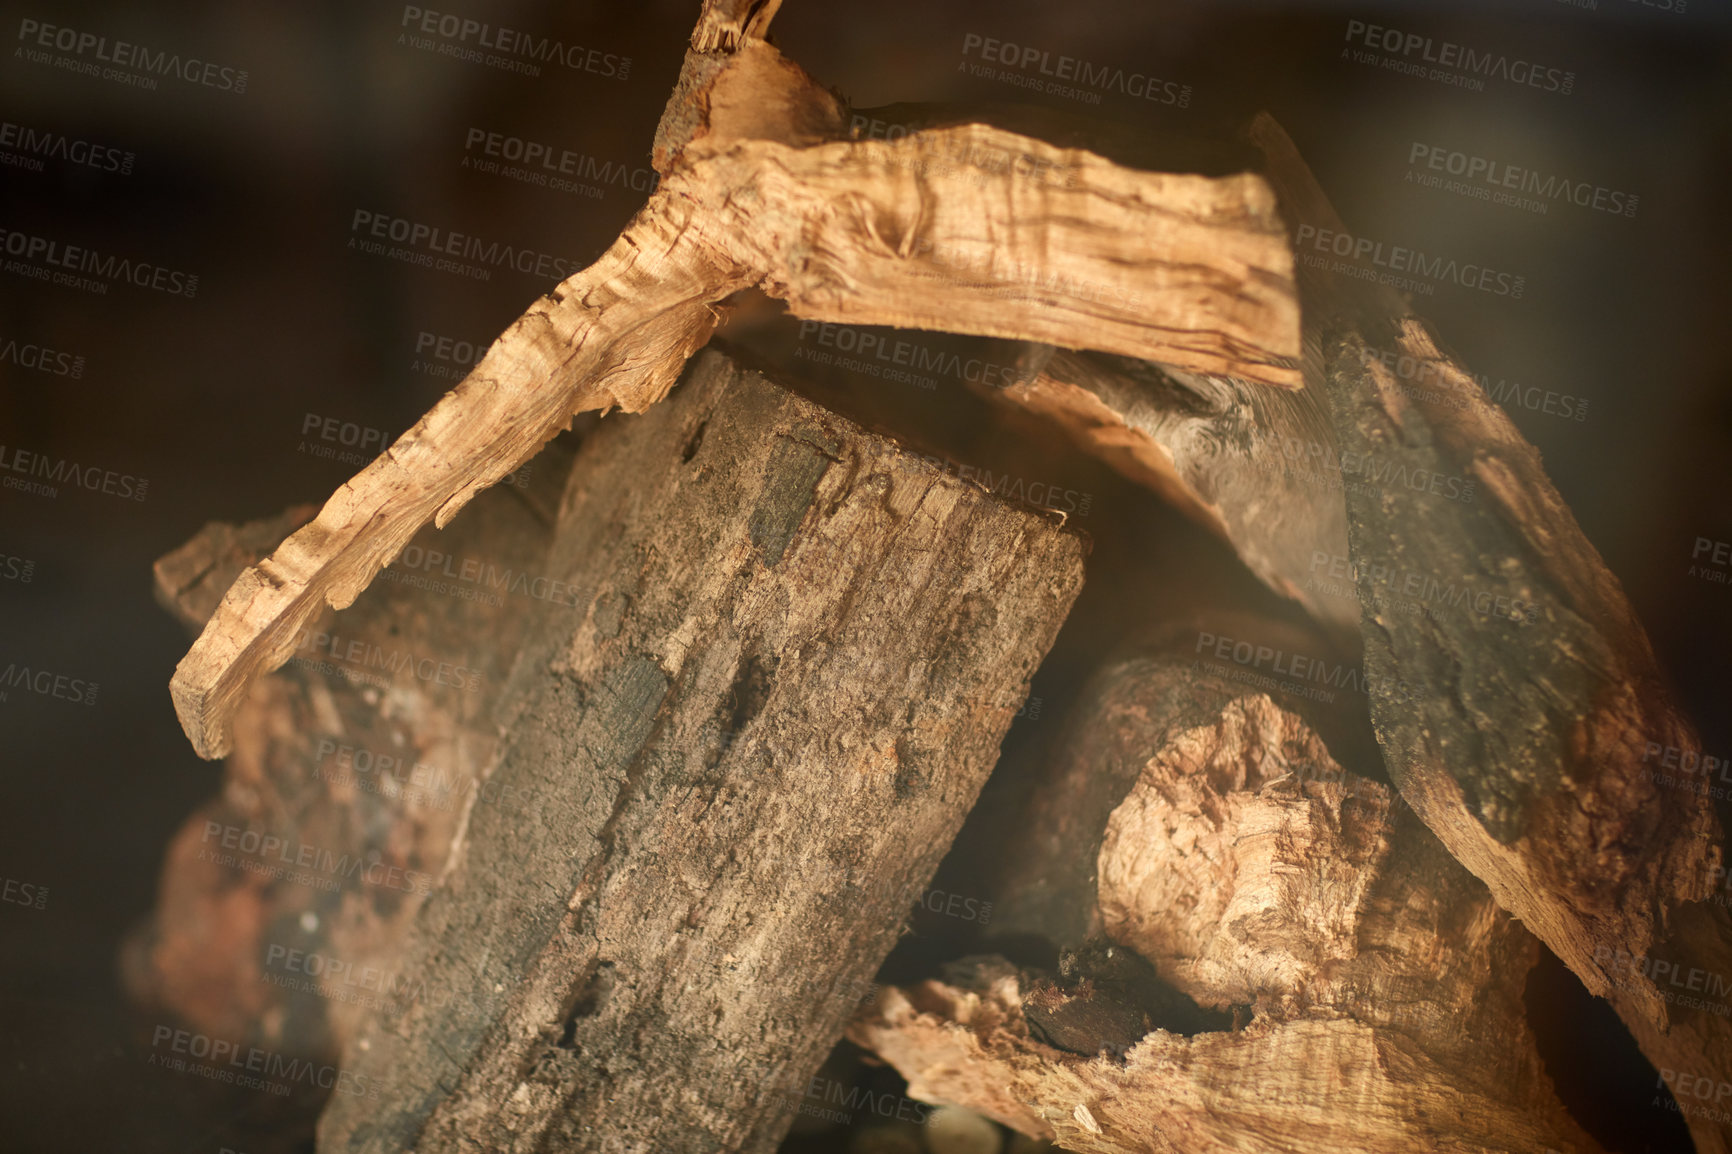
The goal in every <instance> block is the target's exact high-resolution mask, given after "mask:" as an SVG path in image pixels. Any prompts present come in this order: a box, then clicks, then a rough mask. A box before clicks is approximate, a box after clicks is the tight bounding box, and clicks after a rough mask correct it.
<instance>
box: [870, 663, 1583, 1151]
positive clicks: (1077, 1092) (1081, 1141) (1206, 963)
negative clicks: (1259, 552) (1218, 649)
mask: <svg viewBox="0 0 1732 1154" xmlns="http://www.w3.org/2000/svg"><path fill="white" fill-rule="evenodd" d="M1191 684H1192V673H1191V670H1190V669H1189V667H1188V666H1184V665H1165V664H1162V663H1159V662H1139V663H1134V664H1133V665H1131V666H1128V667H1126V669H1125V670H1124V671H1122V672H1119V673H1115V674H1114V675H1113V676H1110V677H1107V678H1104V679H1102V680H1100V681H1099V682H1097V685H1096V688H1095V690H1093V691H1091V692H1089V693H1087V694H1085V699H1084V705H1083V706H1082V709H1081V712H1080V713H1079V714H1078V715H1077V718H1076V721H1075V722H1074V724H1073V725H1072V726H1071V727H1070V729H1071V731H1072V732H1073V733H1075V732H1080V731H1082V730H1083V729H1086V728H1090V727H1101V726H1106V725H1112V724H1114V719H1115V718H1121V719H1122V718H1123V717H1124V716H1125V713H1126V711H1127V710H1134V709H1136V708H1138V702H1150V701H1155V700H1163V699H1165V700H1170V699H1171V695H1172V693H1173V692H1174V691H1179V692H1189V693H1190V694H1191V695H1192V697H1193V699H1194V701H1195V704H1196V706H1197V708H1198V709H1199V710H1200V709H1201V708H1202V701H1203V700H1204V699H1205V698H1213V699H1214V700H1215V701H1216V702H1217V703H1218V704H1217V705H1216V706H1215V708H1214V715H1213V717H1211V718H1209V719H1208V720H1207V721H1205V722H1203V723H1202V724H1198V725H1195V726H1192V727H1189V728H1183V727H1175V728H1173V729H1171V730H1169V731H1168V732H1167V733H1166V734H1165V735H1164V740H1163V742H1162V743H1161V744H1159V745H1156V746H1153V747H1150V748H1146V749H1145V750H1144V751H1143V754H1144V758H1145V759H1146V760H1145V761H1144V764H1143V766H1142V769H1141V772H1140V774H1139V775H1138V776H1137V778H1136V780H1135V782H1134V784H1132V785H1131V787H1130V789H1129V791H1128V793H1126V794H1125V796H1124V798H1123V800H1122V801H1121V802H1120V803H1119V804H1118V805H1117V806H1116V807H1115V808H1113V809H1112V811H1111V813H1110V814H1108V815H1107V817H1106V822H1105V826H1104V829H1102V830H1101V831H1100V833H1099V834H1098V835H1096V837H1097V840H1098V843H1099V845H1100V852H1099V858H1098V862H1097V868H1098V900H1099V906H1100V913H1101V920H1102V923H1103V924H1104V927H1105V930H1106V932H1107V934H1108V936H1109V938H1110V939H1111V940H1112V941H1114V942H1116V943H1120V945H1119V946H1117V947H1116V948H1117V949H1119V950H1121V951H1122V950H1124V947H1129V948H1130V950H1134V951H1135V953H1136V955H1138V956H1139V957H1141V958H1143V959H1146V960H1147V962H1149V963H1153V965H1154V967H1155V968H1156V969H1157V970H1158V971H1159V974H1160V977H1161V978H1162V979H1165V980H1166V981H1167V982H1169V983H1170V984H1171V985H1172V986H1173V987H1175V988H1176V989H1177V990H1178V991H1180V992H1181V993H1182V994H1184V995H1187V996H1188V997H1190V998H1191V999H1194V1000H1195V1001H1196V1002H1197V1003H1198V1004H1199V1005H1201V1006H1203V1007H1205V1008H1213V1009H1216V1010H1223V1011H1225V1010H1228V1009H1230V1008H1233V1007H1238V1008H1239V1017H1238V1020H1237V1021H1236V1022H1235V1023H1234V1025H1233V1026H1231V1027H1229V1026H1225V1025H1223V1026H1219V1027H1215V1028H1211V1029H1205V1030H1203V1031H1201V1032H1196V1031H1195V1030H1194V1029H1191V1030H1184V1031H1182V1032H1181V1031H1180V1027H1179V1026H1178V1025H1177V1024H1176V1023H1175V1022H1174V1021H1172V1020H1163V1017H1162V1011H1161V1010H1160V1009H1159V1008H1158V1007H1151V1006H1150V1004H1149V1003H1148V1002H1144V1003H1142V1006H1143V1012H1144V1013H1145V1015H1146V1017H1145V1023H1146V1024H1152V1025H1153V1026H1154V1027H1155V1028H1154V1029H1153V1030H1152V1031H1151V1032H1148V1033H1147V1034H1146V1036H1143V1037H1141V1038H1140V1039H1139V1040H1136V1041H1135V1043H1134V1044H1132V1045H1130V1046H1129V1047H1128V1048H1127V1049H1125V1050H1124V1052H1123V1054H1122V1056H1121V1055H1120V1054H1118V1053H1114V1052H1108V1053H1102V1054H1096V1053H1092V1052H1090V1053H1083V1052H1080V1051H1083V1050H1085V1049H1090V1050H1092V1049H1095V1048H1096V1047H1092V1046H1085V1045H1080V1044H1076V1042H1074V1041H1072V1040H1071V1039H1072V1038H1074V1037H1076V1036H1077V1034H1076V1032H1075V1031H1073V1032H1072V1033H1071V1035H1069V1036H1068V1037H1067V1038H1066V1039H1065V1040H1066V1042H1067V1045H1066V1047H1065V1048H1064V1049H1059V1048H1055V1046H1054V1045H1052V1044H1049V1043H1050V1041H1051V1037H1052V1031H1051V1029H1050V1027H1045V1023H1046V1021H1047V1020H1048V1018H1049V1016H1050V1010H1049V1009H1048V1006H1049V1004H1050V1002H1051V995H1045V996H1044V997H1041V998H1034V997H1031V990H1040V989H1043V988H1044V986H1043V984H1042V983H1040V982H1039V981H1038V979H1035V978H1033V976H1031V975H1029V974H1028V973H1026V972H1019V971H1018V970H1017V969H1016V968H1015V967H1012V966H1008V965H1007V964H1005V963H1003V962H993V961H980V962H976V963H975V964H974V968H973V969H972V970H970V969H969V968H968V967H967V966H965V965H962V966H952V967H948V968H947V975H946V978H947V980H945V981H928V982H922V983H918V984H916V985H914V986H910V987H906V988H901V989H894V988H893V989H890V990H887V991H885V992H884V993H883V994H881V995H880V997H879V999H878V1001H877V1002H876V1004H875V1005H873V1006H871V1007H869V1008H868V1009H866V1010H863V1011H862V1012H861V1013H860V1015H858V1016H857V1017H856V1019H855V1020H854V1022H853V1023H852V1024H851V1025H850V1027H849V1031H848V1036H849V1037H850V1038H851V1039H852V1040H854V1041H855V1042H857V1043H859V1044H860V1045H862V1046H865V1047H867V1048H869V1049H871V1050H873V1051H875V1052H876V1053H877V1054H878V1055H879V1056H880V1057H882V1058H884V1059H885V1060H886V1061H888V1062H890V1063H891V1064H892V1065H894V1066H895V1067H896V1068H897V1070H898V1071H900V1072H901V1073H902V1074H903V1075H904V1076H905V1077H906V1078H907V1079H908V1082H909V1092H910V1093H911V1094H912V1095H914V1096H915V1097H917V1098H921V1099H924V1100H927V1101H942V1102H955V1103H958V1104H961V1105H965V1106H967V1107H969V1108H971V1109H974V1110H977V1111H980V1112H981V1113H984V1114H986V1115H988V1116H989V1117H992V1118H996V1119H997V1120H999V1121H1000V1122H1003V1123H1004V1124H1005V1125H1007V1126H1011V1127H1013V1128H1014V1129H1017V1130H1020V1131H1022V1132H1023V1133H1025V1134H1029V1135H1032V1136H1034V1137H1042V1138H1056V1139H1057V1140H1058V1142H1059V1143H1060V1144H1061V1145H1062V1146H1063V1147H1064V1148H1065V1149H1067V1150H1077V1151H1088V1152H1095V1151H1101V1152H1106V1151H1111V1152H1114V1154H1145V1152H1150V1151H1154V1152H1159V1154H1209V1152H1225V1151H1235V1152H1243V1154H1253V1152H1256V1154H1261V1152H1264V1151H1268V1150H1283V1151H1289V1152H1297V1154H1303V1152H1312V1151H1315V1152H1318V1154H1323V1152H1333V1151H1339V1150H1364V1151H1379V1152H1383V1151H1387V1152H1389V1154H1395V1152H1397V1151H1462V1152H1466V1151H1470V1150H1472V1151H1493V1150H1495V1151H1510V1152H1512V1154H1514V1152H1517V1151H1534V1150H1544V1149H1547V1148H1548V1147H1549V1148H1552V1149H1554V1150H1558V1151H1577V1152H1588V1151H1595V1150H1597V1149H1598V1146H1597V1145H1596V1144H1595V1143H1594V1142H1593V1141H1592V1140H1591V1139H1589V1138H1588V1137H1587V1136H1586V1135H1585V1134H1583V1133H1582V1132H1581V1130H1580V1129H1579V1128H1578V1127H1577V1126H1576V1125H1575V1124H1574V1123H1573V1122H1572V1121H1571V1120H1570V1119H1569V1117H1568V1116H1567V1115H1566V1113H1565V1112H1564V1109H1563V1107H1562V1105H1561V1104H1560V1103H1559V1102H1558V1101H1557V1098H1556V1097H1555V1095H1554V1094H1553V1091H1552V1088H1551V1083H1550V1081H1549V1079H1548V1078H1547V1077H1546V1075H1545V1072H1544V1070H1543V1068H1542V1066H1541V1063H1540V1059H1539V1055H1538V1053H1537V1051H1536V1050H1535V1049H1534V1043H1533V1037H1532V1035H1531V1034H1530V1033H1529V1031H1528V1027H1527V1023H1526V1018H1525V1011H1524V1008H1523V1005H1522V988H1523V984H1524V982H1525V979H1526V975H1527V972H1528V970H1529V969H1531V968H1532V966H1533V964H1534V962H1535V960H1536V958H1537V951H1538V946H1537V944H1536V943H1535V941H1534V939H1533V938H1532V937H1531V936H1529V935H1528V934H1527V932H1526V931H1525V930H1523V929H1522V928H1521V927H1520V926H1519V925H1518V924H1516V923H1514V922H1512V921H1511V920H1510V919H1509V918H1507V917H1505V916H1503V915H1502V914H1501V913H1500V911H1499V910H1498V909H1497V906H1496V904H1495V903H1494V902H1493V901H1492V898H1491V895H1490V894H1489V893H1487V892H1486V889H1485V887H1484V886H1483V885H1481V884H1480V883H1479V882H1478V881H1476V880H1475V879H1474V878H1472V877H1471V876H1469V875H1468V873H1467V872H1466V871H1465V870H1463V869H1462V868H1461V867H1460V866H1458V865H1457V864H1456V863H1455V862H1454V861H1452V860H1451V859H1450V857H1449V855H1448V854H1447V853H1446V852H1445V851H1444V849H1443V847H1442V846H1441V845H1439V844H1438V842H1437V840H1436V839H1435V838H1433V837H1431V836H1430V834H1429V833H1428V832H1427V831H1426V829H1425V828H1424V826H1422V825H1421V824H1420V823H1419V821H1418V820H1417V819H1416V818H1415V817H1414V815H1413V814H1412V812H1411V811H1410V810H1408V809H1407V808H1406V807H1405V806H1402V805H1401V804H1400V802H1399V799H1397V798H1396V797H1395V796H1394V795H1393V794H1392V793H1391V791H1390V790H1389V788H1388V787H1387V786H1385V785H1382V784H1380V783H1377V782H1373V781H1368V780H1366V779H1364V778H1360V777H1357V776H1355V775H1353V774H1350V773H1348V772H1346V771H1344V770H1343V769H1342V768H1341V767H1340V766H1339V765H1337V764H1336V762H1335V761H1334V760H1333V759H1332V758H1331V757H1330V756H1329V753H1328V750H1327V749H1325V748H1324V746H1323V743H1322V742H1321V741H1320V740H1318V738H1317V737H1316V735H1315V734H1314V733H1313V732H1312V731H1311V730H1310V729H1309V728H1308V727H1307V726H1306V725H1305V724H1304V723H1303V722H1302V721H1301V720H1300V719H1299V718H1298V717H1297V716H1296V715H1294V714H1292V713H1289V712H1287V711H1285V710H1283V709H1281V708H1279V707H1278V706H1276V705H1275V704H1274V703H1273V702H1271V701H1270V700H1269V698H1267V697H1265V696H1262V695H1256V694H1253V695H1244V694H1229V693H1225V692H1222V691H1220V690H1218V689H1207V688H1205V689H1202V690H1201V691H1200V693H1201V696H1198V693H1199V691H1198V690H1196V689H1191V690H1186V689H1185V688H1184V687H1186V686H1189V685H1191ZM1103 695H1104V696H1103ZM1102 752H1103V754H1105V753H1108V751H1107V750H1106V749H1104V748H1103V750H1102ZM1101 769H1102V772H1104V773H1109V774H1110V773H1111V772H1112V767H1110V766H1104V765H1103V766H1102V767H1101ZM1087 812H1088V811H1087V809H1086V808H1084V809H1080V810H1079V811H1078V812H1077V813H1076V814H1073V815H1071V816H1072V819H1073V820H1072V825H1073V834H1074V835H1076V836H1079V837H1082V838H1083V839H1084V840H1087V834H1086V831H1083V830H1081V829H1080V828H1076V826H1077V823H1078V821H1085V822H1086V820H1087V819H1086V814H1087ZM1097 820H1098V819H1097ZM1108 952H1109V953H1110V952H1111V951H1110V950H1109V951H1108ZM1123 988H1126V987H1124V986H1122V985H1121V984H1118V983H1113V982H1111V981H1109V980H1097V981H1095V982H1092V983H1085V984H1084V986H1083V987H1081V988H1080V989H1079V990H1078V991H1077V992H1076V994H1075V997H1076V1000H1077V1001H1078V1002H1080V1003H1087V1004H1089V1006H1090V1008H1091V1009H1092V1010H1093V1015H1092V1017H1093V1019H1094V1020H1102V1019H1103V1018H1104V1012H1103V1011H1104V1006H1103V1003H1108V1004H1110V1003H1111V1002H1112V1001H1113V1000H1114V999H1115V997H1118V998H1122V997H1123V995H1122V994H1120V993H1117V991H1119V990H1121V989H1123ZM1168 1001H1169V1002H1170V1001H1171V999H1168ZM1128 1008H1129V1009H1131V1010H1135V1009H1137V1008H1138V1007H1137V1003H1135V1002H1131V1003H1129V1004H1128ZM1192 1017H1193V1018H1194V1017H1195V1014H1194V1013H1193V1015H1192ZM1074 1020H1075V1021H1078V1022H1083V1021H1086V1020H1089V1019H1088V1018H1085V1017H1083V1016H1082V1015H1080V1014H1079V1015H1077V1016H1076V1017H1075V1018H1074ZM1035 1027H1043V1028H1040V1029H1037V1028H1035ZM1163 1027H1165V1028H1163ZM1137 1032H1139V1033H1140V1031H1137ZM1043 1034H1044V1035H1045V1036H1046V1037H1047V1038H1048V1041H1042V1040H1041V1037H1042V1036H1043ZM1187 1035H1189V1036H1187ZM1118 1048H1119V1047H1109V1050H1116V1049H1118Z"/></svg>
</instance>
